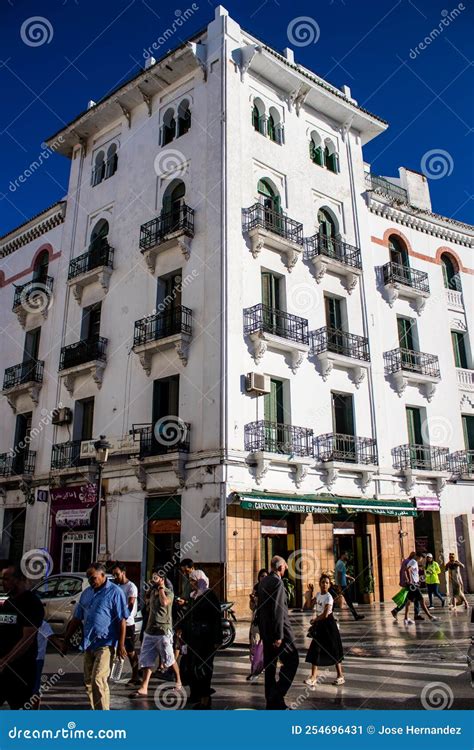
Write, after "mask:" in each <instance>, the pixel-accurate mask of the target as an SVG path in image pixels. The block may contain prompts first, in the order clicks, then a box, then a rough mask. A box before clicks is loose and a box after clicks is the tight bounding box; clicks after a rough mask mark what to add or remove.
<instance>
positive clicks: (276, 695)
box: [257, 557, 299, 709]
mask: <svg viewBox="0 0 474 750" xmlns="http://www.w3.org/2000/svg"><path fill="white" fill-rule="evenodd" d="M287 567H288V566H287V564H286V562H285V560H284V559H283V558H282V557H274V558H272V561H271V572H270V575H268V576H266V577H265V578H262V580H261V581H260V583H259V585H258V609H257V619H258V627H259V630H260V636H261V638H262V641H263V662H264V670H265V698H266V701H267V706H266V707H267V709H286V708H287V705H286V703H285V695H286V694H287V692H288V690H289V689H290V687H291V683H292V682H293V680H294V678H295V674H296V670H297V669H298V661H299V660H298V651H297V650H296V646H295V636H294V633H293V630H292V628H291V624H290V618H289V615H288V599H287V596H286V591H285V587H284V585H283V581H282V580H281V579H282V578H283V576H284V575H285V571H286V569H287ZM278 660H280V662H281V664H282V667H281V669H280V675H279V678H278V680H277V679H276V670H277V664H278Z"/></svg>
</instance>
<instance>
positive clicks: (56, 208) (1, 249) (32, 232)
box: [0, 201, 66, 258]
mask: <svg viewBox="0 0 474 750" xmlns="http://www.w3.org/2000/svg"><path fill="white" fill-rule="evenodd" d="M65 216H66V201H59V202H58V203H54V204H53V205H52V206H50V207H49V208H47V209H45V210H44V211H42V212H41V213H39V214H37V215H36V216H33V217H32V218H31V219H28V221H26V222H25V223H24V224H20V226H19V227H16V228H15V229H13V230H12V231H11V232H8V234H5V235H4V236H3V237H0V258H5V257H6V256H7V255H10V254H11V253H13V252H15V250H18V248H20V247H22V246H23V245H27V244H28V243H29V242H32V241H33V240H36V239H38V237H41V236H42V235H43V234H46V232H49V231H50V230H51V229H54V227H57V226H58V225H59V224H63V222H64V219H65Z"/></svg>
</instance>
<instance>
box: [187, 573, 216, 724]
mask: <svg viewBox="0 0 474 750" xmlns="http://www.w3.org/2000/svg"><path fill="white" fill-rule="evenodd" d="M189 583H190V586H191V593H192V594H193V597H192V598H191V602H190V604H189V607H188V608H187V609H186V611H185V613H184V615H183V617H182V619H181V620H180V621H179V623H178V626H177V627H178V628H179V635H180V637H181V638H182V639H183V641H184V643H185V645H186V658H187V662H188V663H187V673H188V677H189V687H190V689H191V693H190V696H189V702H190V703H195V704H196V705H195V706H194V708H195V709H198V710H199V709H200V710H208V709H210V708H211V695H212V693H213V692H214V691H213V689H212V688H211V682H212V675H213V673H214V656H215V653H216V651H217V650H218V649H219V647H220V646H221V644H222V638H223V635H222V616H221V607H220V603H219V600H218V598H217V596H216V595H215V594H214V592H213V591H212V590H211V589H210V588H209V578H208V577H207V576H206V574H205V573H203V571H202V570H193V571H191V572H190V574H189Z"/></svg>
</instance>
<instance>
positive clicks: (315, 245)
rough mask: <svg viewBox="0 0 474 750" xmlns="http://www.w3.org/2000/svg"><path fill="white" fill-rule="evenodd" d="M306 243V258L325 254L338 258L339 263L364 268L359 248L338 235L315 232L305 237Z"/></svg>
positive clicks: (328, 256)
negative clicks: (332, 235) (331, 235)
mask: <svg viewBox="0 0 474 750" xmlns="http://www.w3.org/2000/svg"><path fill="white" fill-rule="evenodd" d="M304 245H305V251H304V257H305V259H306V260H311V259H312V258H314V257H316V256H317V255H323V256H324V257H325V258H331V259H332V260H337V261H339V263H344V265H346V266H351V268H362V259H361V254H360V250H359V248H358V247H354V245H349V244H348V243H347V242H343V241H342V240H341V239H339V238H337V237H326V236H324V235H321V234H314V235H313V236H312V237H305V240H304Z"/></svg>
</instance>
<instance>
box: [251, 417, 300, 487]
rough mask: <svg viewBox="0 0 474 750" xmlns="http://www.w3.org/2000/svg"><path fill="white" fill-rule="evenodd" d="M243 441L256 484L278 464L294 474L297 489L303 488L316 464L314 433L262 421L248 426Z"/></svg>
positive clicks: (291, 426) (292, 426) (287, 425)
mask: <svg viewBox="0 0 474 750" xmlns="http://www.w3.org/2000/svg"><path fill="white" fill-rule="evenodd" d="M244 440H245V450H246V451H247V452H248V453H250V456H249V459H248V463H249V465H251V466H253V467H255V480H256V482H257V484H260V482H261V481H262V479H263V477H264V476H265V474H266V473H267V471H268V469H269V468H270V465H271V464H279V465H284V466H289V467H290V468H291V469H292V470H293V472H294V481H295V483H296V486H297V487H300V485H301V484H302V482H303V480H304V478H305V477H306V475H307V473H308V469H309V467H310V465H311V464H312V463H313V430H310V429H308V428H307V427H295V426H294V425H289V424H280V423H278V422H269V421H267V420H259V421H258V422H250V423H249V424H246V425H245V428H244Z"/></svg>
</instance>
